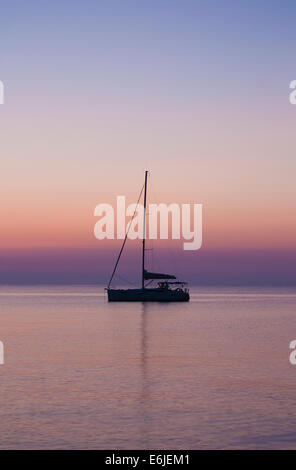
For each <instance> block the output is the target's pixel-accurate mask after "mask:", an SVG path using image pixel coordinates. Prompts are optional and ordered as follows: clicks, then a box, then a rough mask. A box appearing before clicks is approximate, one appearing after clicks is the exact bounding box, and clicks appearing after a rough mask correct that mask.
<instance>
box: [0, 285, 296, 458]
mask: <svg viewBox="0 0 296 470" xmlns="http://www.w3.org/2000/svg"><path fill="white" fill-rule="evenodd" d="M0 308H1V313H0V340H1V341H2V343H3V348H4V364H1V365H0V380H1V382H0V447H1V448H2V449H16V448H17V449H32V448H34V449H57V448H62V449H154V448H157V449H238V448H243V449H270V448H273V449H276V448H281V449H292V448H294V449H295V448H296V392H295V390H296V366H293V365H291V363H290V362H289V355H290V352H291V351H290V349H289V344H290V342H291V341H292V340H294V339H296V321H295V315H296V290H295V289H292V288H291V289H284V288H260V289H259V288H221V287H207V288H206V287H200V288H193V289H191V301H190V302H188V303H163V304H160V303H108V302H107V299H106V296H105V295H104V291H103V288H102V287H100V286H2V287H1V288H0Z"/></svg>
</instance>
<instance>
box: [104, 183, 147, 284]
mask: <svg viewBox="0 0 296 470" xmlns="http://www.w3.org/2000/svg"><path fill="white" fill-rule="evenodd" d="M144 186H145V185H144V184H143V186H142V189H141V192H140V195H139V197H138V201H137V204H136V207H135V210H134V213H133V216H132V218H131V220H130V222H129V225H128V229H127V231H126V233H125V237H124V240H123V244H122V246H121V249H120V252H119V255H118V257H117V260H116V263H115V266H114V269H113V272H112V274H111V277H110V281H109V283H108V287H107V289H109V288H110V285H111V282H112V280H113V277H114V274H115V271H116V269H117V266H118V263H119V260H120V257H121V253H122V252H123V248H124V245H125V242H126V240H127V236H128V233H129V230H130V227H131V224H132V221H133V219H134V217H135V214H136V211H137V208H138V205H139V202H140V199H141V196H142V193H143V189H144Z"/></svg>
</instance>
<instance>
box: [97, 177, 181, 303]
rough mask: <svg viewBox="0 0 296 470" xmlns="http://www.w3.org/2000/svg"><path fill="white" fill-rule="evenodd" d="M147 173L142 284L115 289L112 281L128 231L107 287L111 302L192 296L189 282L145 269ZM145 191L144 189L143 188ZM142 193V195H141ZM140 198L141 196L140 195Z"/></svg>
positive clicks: (167, 299) (176, 300) (159, 300)
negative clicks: (139, 286) (151, 284)
mask: <svg viewBox="0 0 296 470" xmlns="http://www.w3.org/2000/svg"><path fill="white" fill-rule="evenodd" d="M147 175H148V171H145V183H144V227H143V241H142V286H141V288H139V289H113V288H111V283H112V280H113V277H114V274H115V272H116V269H117V266H118V263H119V260H120V257H121V254H122V251H123V248H124V245H125V242H126V239H127V235H128V232H127V233H126V235H125V239H124V241H123V244H122V247H121V249H120V252H119V255H118V258H117V260H116V263H115V266H114V269H113V272H112V275H111V278H110V281H109V283H108V287H106V290H107V294H108V301H109V302H187V301H188V300H189V298H190V296H189V289H188V288H187V283H186V282H182V281H177V280H176V277H175V276H174V275H172V274H164V273H152V272H149V271H147V270H146V269H145V229H146V198H147ZM142 191H143V189H142ZM142 191H141V194H142ZM141 194H140V196H141ZM139 199H140V197H139ZM155 280H159V282H157V285H156V287H148V286H147V285H146V286H145V281H150V282H152V281H155Z"/></svg>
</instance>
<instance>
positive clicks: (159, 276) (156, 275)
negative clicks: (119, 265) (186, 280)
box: [144, 269, 176, 281]
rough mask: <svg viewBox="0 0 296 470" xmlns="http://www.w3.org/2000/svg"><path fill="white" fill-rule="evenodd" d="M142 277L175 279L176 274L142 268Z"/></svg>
mask: <svg viewBox="0 0 296 470" xmlns="http://www.w3.org/2000/svg"><path fill="white" fill-rule="evenodd" d="M144 279H145V280H146V281H147V280H148V279H176V276H173V275H172V274H162V273H149V272H148V271H146V269H145V270H144Z"/></svg>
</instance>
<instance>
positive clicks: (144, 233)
mask: <svg viewBox="0 0 296 470" xmlns="http://www.w3.org/2000/svg"><path fill="white" fill-rule="evenodd" d="M147 175H148V171H147V170H146V171H145V186H144V188H145V189H144V221H143V242H142V243H143V248H142V289H144V271H145V238H146V196H147Z"/></svg>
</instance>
